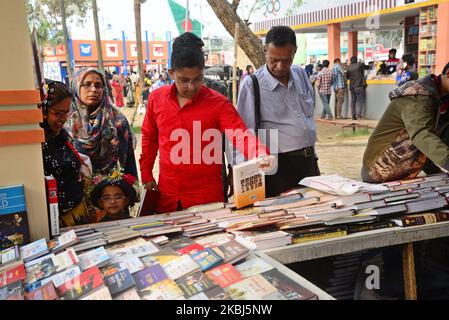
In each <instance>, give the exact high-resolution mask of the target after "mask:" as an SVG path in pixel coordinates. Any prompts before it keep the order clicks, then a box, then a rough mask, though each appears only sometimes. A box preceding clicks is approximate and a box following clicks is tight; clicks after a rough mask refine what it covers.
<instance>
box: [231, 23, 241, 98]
mask: <svg viewBox="0 0 449 320" xmlns="http://www.w3.org/2000/svg"><path fill="white" fill-rule="evenodd" d="M239 27H240V25H239V23H238V22H236V23H235V30H234V65H233V67H232V104H233V105H234V106H236V105H237V53H238V48H239V31H240V30H239Z"/></svg>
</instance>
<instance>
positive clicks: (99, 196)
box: [90, 171, 137, 222]
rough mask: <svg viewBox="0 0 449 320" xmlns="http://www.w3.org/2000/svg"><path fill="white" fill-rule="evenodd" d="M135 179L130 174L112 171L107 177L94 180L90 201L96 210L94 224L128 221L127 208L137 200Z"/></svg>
mask: <svg viewBox="0 0 449 320" xmlns="http://www.w3.org/2000/svg"><path fill="white" fill-rule="evenodd" d="M136 181H137V180H136V178H135V177H134V176H132V175H130V174H120V173H119V172H117V171H114V172H113V173H112V174H111V175H109V176H99V177H97V178H94V189H93V190H92V192H91V194H90V200H91V202H92V204H93V205H94V206H96V207H97V208H98V209H100V210H97V211H96V218H95V221H94V222H105V221H113V220H120V219H128V218H130V215H129V208H130V207H132V206H134V203H135V202H136V198H137V192H136V188H137V186H136V183H137V182H136Z"/></svg>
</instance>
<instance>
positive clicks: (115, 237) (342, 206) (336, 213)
mask: <svg viewBox="0 0 449 320" xmlns="http://www.w3.org/2000/svg"><path fill="white" fill-rule="evenodd" d="M382 190H385V191H382V192H380V193H373V192H358V193H355V194H352V195H346V196H336V195H329V194H326V193H324V192H322V191H320V190H315V189H311V188H298V189H295V190H291V191H289V192H286V193H285V194H283V195H281V196H279V197H275V198H269V199H264V200H260V201H256V202H255V203H254V204H253V205H252V206H251V207H247V208H242V209H236V207H235V206H234V205H233V204H226V205H225V204H223V203H212V204H208V205H202V206H196V207H192V208H188V209H186V210H183V211H179V212H172V213H167V214H158V215H153V216H146V217H140V218H137V219H127V220H121V221H114V222H105V223H98V224H92V225H86V226H80V227H75V228H73V231H74V235H73V234H72V236H76V238H77V239H78V240H77V242H76V240H75V239H74V240H73V241H75V242H76V243H74V244H73V248H74V250H75V251H76V252H81V251H85V250H88V249H93V248H96V247H98V246H106V245H112V244H114V243H118V242H120V241H124V240H131V239H134V238H139V237H145V238H147V239H158V241H162V242H167V241H168V240H169V239H170V238H173V237H176V236H178V235H181V234H182V235H184V236H187V237H190V238H196V237H199V236H205V235H211V234H220V233H222V232H224V231H225V232H227V233H230V234H238V232H244V233H242V234H239V236H241V237H243V236H242V235H245V236H244V237H245V238H248V237H249V238H248V239H251V240H250V242H246V244H247V245H249V247H251V248H253V247H254V243H257V242H259V241H257V239H263V242H262V243H263V245H259V246H257V245H256V248H269V247H275V246H281V245H288V244H290V243H299V242H304V241H311V240H318V239H324V238H329V237H337V236H344V235H346V234H351V233H355V232H363V231H369V230H375V229H380V228H390V227H393V226H397V225H398V219H397V218H398V217H405V216H407V215H416V214H420V213H423V212H424V213H427V212H433V211H435V210H441V209H444V208H445V207H446V206H447V205H448V194H449V176H448V175H447V174H436V175H431V176H426V177H420V178H416V179H413V180H408V181H394V182H390V183H385V184H384V185H383V186H382ZM442 219H443V218H442V215H439V217H438V219H437V218H435V219H434V220H435V221H443V220H442ZM419 221H420V223H422V221H425V223H430V222H429V221H431V220H429V219H427V220H426V219H424V220H422V219H421V220H419ZM399 225H400V224H399ZM402 225H405V224H402ZM69 230H70V229H63V230H62V231H63V232H66V231H69ZM267 230H269V231H270V232H275V233H273V234H274V235H278V236H279V237H276V236H275V237H268V236H267V234H264V233H266V232H267ZM280 231H282V233H280ZM245 232H246V234H245ZM258 232H261V233H262V234H261V235H260V238H258V237H256V238H252V237H254V236H256V235H257V233H258ZM276 232H277V233H276ZM284 233H288V234H289V236H285V235H284ZM267 237H268V238H267ZM289 237H290V238H291V241H289ZM254 239H256V241H254ZM243 241H245V240H243ZM259 243H260V242H259ZM53 245H54V246H56V244H53Z"/></svg>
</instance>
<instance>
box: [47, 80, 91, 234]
mask: <svg viewBox="0 0 449 320" xmlns="http://www.w3.org/2000/svg"><path fill="white" fill-rule="evenodd" d="M71 102H72V93H71V92H70V91H69V89H68V88H67V86H66V85H65V84H64V83H62V82H56V81H53V82H50V83H49V84H48V93H47V96H46V98H45V99H44V100H43V101H42V102H41V103H40V108H41V109H42V113H43V118H44V121H43V123H42V127H43V128H44V132H45V142H44V143H42V153H43V161H44V173H45V175H46V176H50V175H51V176H53V178H54V179H56V182H57V190H58V208H59V218H60V226H61V227H69V226H74V225H79V224H85V223H89V214H88V209H87V205H86V202H85V199H84V186H83V180H82V177H81V166H82V164H83V163H84V161H83V160H82V158H81V156H80V154H79V153H78V152H77V151H76V150H75V148H74V147H73V145H72V143H71V141H70V137H69V134H68V133H67V131H66V130H65V129H64V128H63V125H64V123H65V121H66V119H67V115H68V113H69V111H70V104H71Z"/></svg>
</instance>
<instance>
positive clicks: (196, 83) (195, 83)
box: [175, 77, 204, 87]
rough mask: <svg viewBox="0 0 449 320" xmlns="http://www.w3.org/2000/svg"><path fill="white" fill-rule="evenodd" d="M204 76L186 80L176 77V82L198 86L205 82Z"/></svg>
mask: <svg viewBox="0 0 449 320" xmlns="http://www.w3.org/2000/svg"><path fill="white" fill-rule="evenodd" d="M203 80H204V77H201V78H197V79H193V80H186V79H176V80H175V82H176V83H178V85H180V86H182V87H189V86H192V87H196V86H198V85H201V84H202V83H203Z"/></svg>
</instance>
